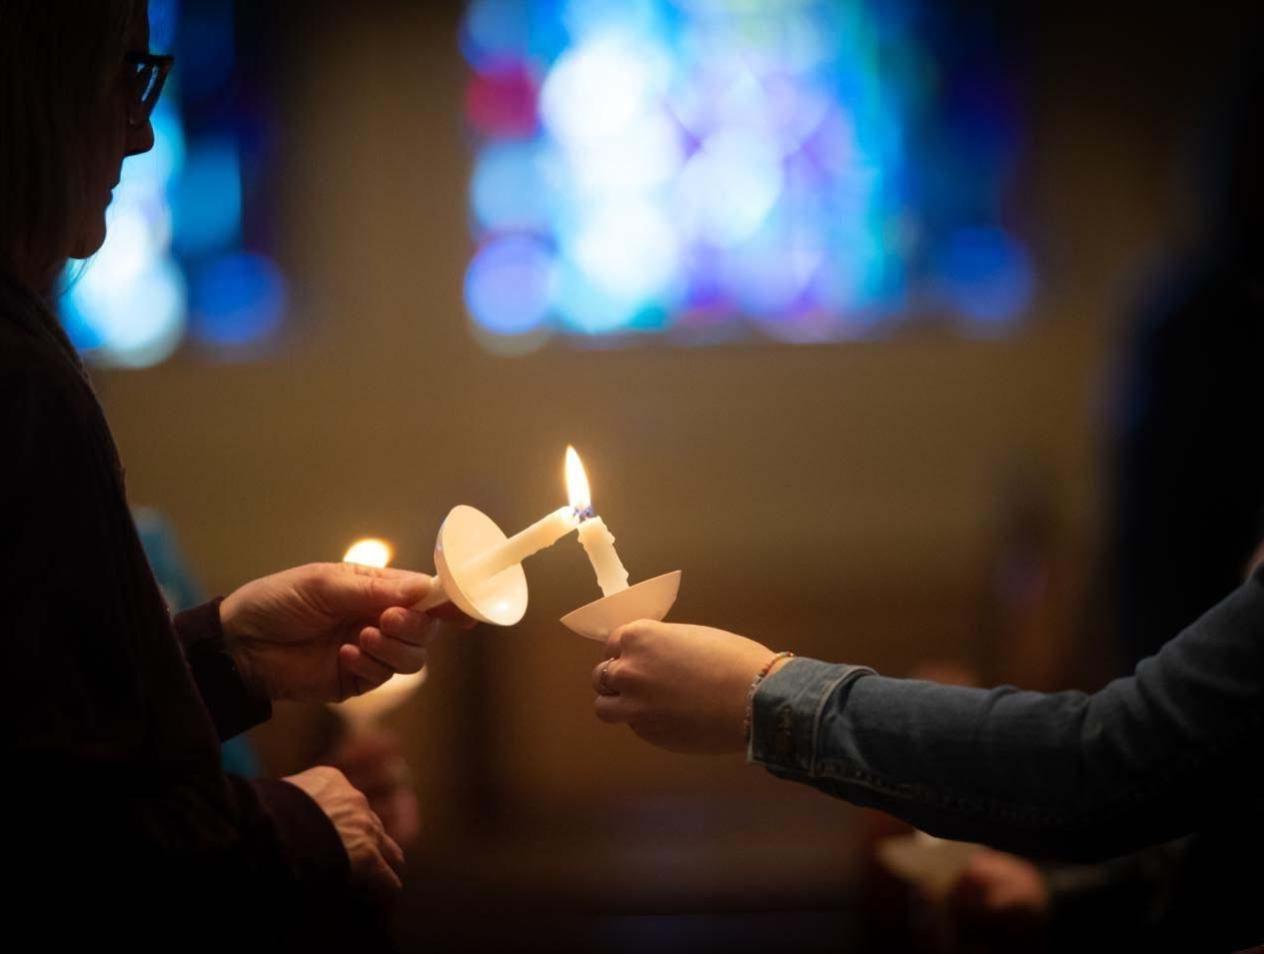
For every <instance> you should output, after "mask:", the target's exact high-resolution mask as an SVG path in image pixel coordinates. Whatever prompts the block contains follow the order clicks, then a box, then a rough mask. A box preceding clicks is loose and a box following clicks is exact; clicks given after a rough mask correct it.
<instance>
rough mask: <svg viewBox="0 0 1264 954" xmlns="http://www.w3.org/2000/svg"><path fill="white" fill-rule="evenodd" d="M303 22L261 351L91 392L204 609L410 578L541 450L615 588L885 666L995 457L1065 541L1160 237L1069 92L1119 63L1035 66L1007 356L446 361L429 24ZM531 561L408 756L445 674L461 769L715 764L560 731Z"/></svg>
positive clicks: (974, 566) (422, 708)
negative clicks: (290, 302) (275, 279)
mask: <svg viewBox="0 0 1264 954" xmlns="http://www.w3.org/2000/svg"><path fill="white" fill-rule="evenodd" d="M311 29H312V30H313V31H314V32H313V34H312V35H311V37H310V44H311V45H310V47H308V49H307V52H306V53H305V54H304V56H303V57H302V58H301V62H302V63H303V64H305V65H306V66H308V67H313V68H310V69H306V70H304V71H302V72H300V73H299V74H298V75H297V76H296V78H295V80H294V82H293V84H292V89H291V91H290V98H289V100H288V104H287V109H286V112H285V116H284V124H283V127H282V140H281V141H282V145H283V148H284V162H285V176H284V180H283V190H282V193H281V195H280V196H279V207H280V209H281V211H282V213H283V225H284V228H283V232H284V239H285V247H284V257H285V259H286V263H287V265H288V267H289V269H290V273H291V275H292V277H293V282H294V290H295V301H294V308H293V314H292V315H291V318H290V335H291V339H292V340H291V341H290V343H289V346H288V347H287V348H286V349H285V350H284V351H283V352H281V353H279V354H278V355H277V356H276V357H274V358H271V359H268V360H263V361H260V362H257V363H252V364H242V365H219V364H203V363H198V362H197V361H195V360H193V359H191V358H189V357H187V356H186V357H180V358H177V359H176V360H173V361H171V362H169V363H167V364H165V365H163V366H161V367H158V368H155V369H151V370H146V371H139V372H126V373H123V372H120V373H114V374H109V375H106V376H104V393H105V398H106V404H107V406H108V411H109V413H110V416H111V420H112V422H113V424H114V427H115V429H116V433H117V436H118V439H119V443H120V445H121V448H122V451H123V454H124V457H125V460H126V462H127V467H128V475H129V484H130V489H131V492H132V494H133V497H134V498H135V500H136V501H138V502H145V503H152V504H155V505H157V506H160V507H161V508H163V509H164V510H165V511H166V512H167V513H168V514H169V515H170V516H171V518H172V519H173V520H174V522H175V524H176V526H177V527H178V528H179V531H180V533H181V534H182V538H183V542H184V544H185V547H186V549H187V550H188V551H189V553H190V554H191V555H192V556H193V558H194V559H195V561H196V563H197V566H198V567H199V569H200V570H201V571H202V573H203V575H204V577H205V579H206V580H207V581H208V582H209V583H210V584H211V585H212V586H213V587H214V588H215V589H216V590H220V591H222V590H225V589H227V588H230V587H231V586H233V585H234V584H235V583H237V582H239V581H242V580H244V579H247V578H249V577H251V576H253V575H257V574H261V573H264V572H266V571H269V570H271V569H275V568H280V567H284V566H287V565H290V564H294V563H296V562H301V561H306V560H312V559H329V558H337V556H338V555H339V554H340V553H341V551H342V549H343V547H344V546H345V545H346V543H347V542H348V541H349V540H351V539H352V538H353V537H355V536H357V535H360V534H364V533H375V534H383V535H386V536H389V537H391V538H392V539H394V540H396V541H397V542H398V543H399V545H400V561H401V562H402V563H403V564H405V565H409V566H416V567H421V568H426V569H428V568H429V567H430V566H431V560H430V555H429V550H430V547H431V545H432V540H433V536H434V532H435V529H436V527H437V526H438V524H439V522H440V520H441V519H442V516H443V514H444V513H445V512H446V510H447V508H449V507H450V506H452V505H453V504H455V503H459V502H468V503H472V504H475V505H478V506H480V507H482V508H484V509H486V510H487V511H488V512H490V513H492V514H493V515H495V516H496V517H497V518H499V519H500V520H502V521H503V522H504V524H505V525H506V526H508V527H515V526H519V525H522V524H525V523H526V522H527V521H529V520H531V519H534V518H535V517H537V516H539V515H541V514H543V513H544V512H546V511H547V510H549V509H551V508H553V507H555V506H557V505H558V503H559V502H560V501H561V496H562V488H561V474H560V469H561V455H562V450H563V448H564V446H565V444H566V443H567V442H573V443H575V444H576V445H577V446H579V447H580V448H581V449H582V451H583V453H584V454H585V457H586V459H587V461H588V462H589V466H590V474H591V476H592V479H593V484H594V489H595V496H596V501H597V503H598V506H599V508H600V509H601V511H602V512H603V513H604V514H605V515H606V517H607V520H608V522H609V524H610V526H611V527H612V529H613V531H614V533H615V534H616V535H617V536H618V538H619V544H620V550H621V553H622V554H623V555H624V557H625V560H626V562H627V564H628V566H629V568H630V569H631V570H632V572H633V574H634V576H635V575H648V574H652V573H656V572H660V571H664V570H668V569H673V568H677V567H679V568H683V569H684V570H685V577H684V592H683V596H682V599H681V603H680V606H679V610H678V613H677V615H678V616H679V617H681V618H692V619H697V620H701V621H707V622H713V623H716V624H720V625H727V626H731V627H736V628H744V629H748V630H752V631H753V632H754V633H755V634H756V635H761V636H763V637H765V638H767V639H768V640H770V641H771V642H773V643H775V644H777V645H779V646H782V645H794V646H796V647H798V648H800V649H801V650H804V651H811V652H816V653H818V654H821V655H830V656H833V657H836V658H844V657H845V658H852V659H864V660H869V661H872V662H874V663H875V664H877V665H879V666H886V667H889V668H891V669H895V670H898V669H902V668H904V667H906V666H907V665H908V664H909V663H911V662H912V661H913V660H914V659H916V658H917V657H918V656H920V655H923V654H927V653H934V652H941V651H951V650H952V649H954V648H957V647H960V646H962V645H966V646H968V645H969V643H970V640H971V639H972V638H973V637H972V625H973V621H974V619H975V613H976V608H975V607H974V604H973V602H972V600H973V598H974V596H975V595H977V594H976V588H977V586H978V583H979V576H980V573H981V570H982V565H981V561H982V559H983V557H984V555H985V554H986V552H987V548H988V545H989V541H990V536H989V534H990V532H991V528H992V519H993V516H994V501H995V495H996V493H997V491H998V489H999V487H1000V485H1001V483H1002V481H1003V479H1004V476H1005V474H1006V473H1007V472H1008V471H1009V469H1010V468H1012V467H1013V466H1014V465H1015V464H1017V463H1019V462H1023V461H1029V462H1034V463H1035V464H1036V465H1037V466H1038V467H1039V468H1041V469H1043V470H1044V471H1046V472H1047V473H1048V474H1049V475H1050V476H1051V479H1052V487H1053V488H1054V491H1055V493H1056V495H1057V498H1058V500H1057V503H1058V505H1059V506H1060V508H1061V510H1062V512H1063V513H1064V514H1065V516H1066V518H1067V521H1068V527H1069V533H1070V536H1071V539H1072V541H1073V542H1074V543H1076V544H1077V545H1081V544H1084V543H1085V541H1086V540H1087V539H1088V538H1089V537H1090V536H1091V535H1092V532H1093V527H1094V525H1095V507H1096V500H1097V495H1098V487H1097V483H1096V480H1095V463H1094V461H1095V456H1094V451H1095V441H1096V428H1097V425H1098V413H1097V412H1098V396H1099V392H1098V389H1097V381H1098V376H1099V374H1100V373H1101V371H1102V370H1103V366H1104V359H1105V355H1106V350H1105V345H1106V343H1107V341H1108V340H1109V338H1110V334H1111V332H1112V327H1113V326H1112V320H1113V319H1114V317H1115V315H1116V314H1117V312H1118V308H1119V305H1120V304H1121V303H1122V301H1123V298H1122V297H1121V291H1122V289H1123V288H1124V287H1125V286H1123V285H1122V284H1121V283H1120V275H1121V269H1122V268H1128V267H1131V266H1133V265H1134V264H1135V263H1136V261H1137V260H1138V257H1139V256H1141V255H1144V254H1148V253H1150V252H1152V251H1153V250H1154V248H1155V247H1156V241H1157V239H1156V237H1157V236H1158V235H1159V234H1160V233H1161V226H1162V223H1163V220H1164V217H1165V215H1166V211H1167V210H1166V208H1165V205H1164V199H1165V195H1166V193H1165V189H1166V185H1167V176H1168V174H1169V171H1170V169H1169V166H1170V158H1171V156H1170V155H1169V154H1168V153H1165V152H1164V151H1162V150H1156V149H1154V148H1153V143H1152V142H1151V141H1149V138H1148V137H1152V135H1153V130H1152V129H1151V128H1149V127H1147V126H1145V120H1144V119H1139V118H1137V117H1136V116H1134V115H1132V114H1130V113H1127V112H1126V110H1125V109H1124V108H1123V107H1122V106H1121V105H1120V104H1119V103H1117V102H1112V101H1111V99H1110V97H1109V96H1106V97H1102V96H1098V95H1089V94H1090V93H1092V92H1094V91H1095V89H1096V86H1095V84H1096V83H1098V82H1099V81H1100V80H1101V78H1102V75H1103V71H1105V75H1106V76H1107V78H1108V79H1109V77H1110V76H1116V75H1119V76H1121V75H1123V67H1118V66H1116V67H1111V66H1110V65H1109V64H1106V65H1101V64H1099V65H1098V66H1097V67H1096V70H1097V73H1093V72H1092V71H1091V70H1089V71H1088V72H1085V73H1076V74H1074V75H1073V76H1071V77H1070V78H1069V79H1067V80H1066V81H1065V82H1060V83H1052V82H1050V81H1049V79H1048V76H1044V77H1043V79H1042V74H1040V73H1039V71H1037V80H1038V81H1040V83H1042V84H1043V85H1039V84H1038V94H1039V96H1041V97H1042V98H1043V99H1042V105H1041V109H1042V112H1041V114H1040V115H1039V116H1038V117H1037V121H1036V123H1035V125H1034V128H1033V130H1032V139H1031V153H1032V155H1031V161H1030V163H1029V165H1030V171H1031V175H1030V180H1029V181H1030V189H1031V192H1030V194H1029V195H1028V196H1027V197H1026V199H1025V200H1024V204H1025V205H1026V206H1027V207H1028V208H1029V210H1030V218H1031V221H1032V222H1033V223H1035V224H1034V225H1033V228H1032V235H1031V238H1032V240H1033V242H1034V244H1035V246H1036V247H1037V249H1038V252H1039V253H1040V259H1041V273H1042V274H1041V279H1042V286H1041V289H1040V294H1039V299H1038V302H1037V308H1036V313H1035V314H1034V315H1033V318H1032V321H1031V324H1030V326H1029V327H1027V328H1026V329H1024V330H1022V331H1020V332H1018V333H1016V334H1015V335H1014V336H1013V337H1011V338H1009V339H1006V340H1003V341H997V342H988V343H971V342H966V341H962V340H957V339H954V338H951V337H948V336H946V335H944V334H940V333H926V332H920V333H910V334H906V335H902V336H900V337H897V338H895V339H894V340H891V341H884V342H874V343H865V344H855V345H843V346H837V347H828V348H826V347H821V348H793V347H773V346H769V347H760V346H757V345H749V346H740V347H725V348H713V349H707V350H670V349H666V348H661V347H656V346H652V345H651V346H647V347H642V348H636V349H631V350H625V351H615V352H591V353H583V352H579V351H575V350H571V349H567V348H563V347H552V348H550V349H548V350H545V351H544V352H542V353H538V354H534V355H531V356H528V357H522V358H512V359H510V358H497V357H493V356H491V355H489V354H488V353H486V352H484V351H483V350H482V349H481V348H480V347H479V346H478V344H476V342H475V341H474V339H473V338H472V337H471V334H470V333H469V331H468V329H467V326H466V319H465V316H464V312H463V308H462V302H461V275H462V270H463V267H464V264H465V261H466V259H467V256H468V253H469V240H468V237H467V229H466V206H465V176H466V174H467V169H468V163H469V154H468V151H467V147H466V143H465V141H464V140H463V134H462V130H461V125H460V121H459V114H458V106H457V104H458V103H459V97H460V94H461V89H462V82H463V67H462V64H461V62H460V60H459V56H458V54H457V52H456V50H455V44H454V43H453V34H452V32H451V24H445V25H444V26H443V27H442V28H441V29H439V28H435V27H433V26H432V25H430V24H429V22H428V21H427V20H426V18H425V17H423V16H421V15H418V14H415V13H414V14H408V13H399V14H396V15H393V16H391V17H381V18H377V19H369V20H365V21H362V22H358V23H357V22H355V21H353V19H352V18H351V17H350V16H345V17H343V18H342V19H337V18H335V20H334V21H333V22H329V23H326V24H324V25H323V26H319V25H317V26H313V27H312V28H311ZM315 64H319V66H320V68H319V69H315V68H314V66H315ZM1112 69H1113V70H1115V71H1116V72H1115V73H1112V72H1111V70H1112ZM530 571H531V578H532V584H533V587H534V589H533V606H532V609H531V611H530V613H529V616H528V621H527V623H526V624H525V625H524V626H523V627H521V628H519V629H518V630H516V631H513V632H482V633H478V634H474V635H472V636H469V637H462V638H463V639H464V640H467V641H468V642H467V644H466V646H464V647H456V646H454V645H452V644H446V645H440V646H439V647H437V649H436V651H435V652H436V660H435V664H434V669H435V677H434V678H433V679H432V680H431V684H430V686H429V687H428V688H427V690H426V693H427V695H426V697H425V698H424V699H422V700H419V701H417V702H416V703H414V704H413V705H411V706H410V707H409V708H408V710H407V712H406V713H405V714H404V715H402V716H401V720H400V724H402V725H404V726H405V727H406V728H407V729H408V732H409V736H410V739H411V740H412V742H411V743H410V744H411V745H412V746H413V750H414V754H415V756H416V757H417V758H418V759H419V760H420V761H421V762H422V763H423V764H428V765H434V766H446V767H449V768H450V767H451V766H452V765H454V764H455V761H454V760H457V759H459V758H460V757H461V756H460V753H459V752H458V751H457V750H459V749H460V747H461V746H462V745H463V744H465V743H464V741H463V740H464V736H463V735H462V733H463V731H464V729H465V726H464V725H463V724H462V722H461V720H462V719H464V718H466V717H467V716H468V714H469V711H470V710H469V704H470V703H469V700H468V699H467V700H465V701H462V699H461V698H460V693H459V692H458V691H457V689H456V688H454V687H455V686H462V685H466V686H470V685H472V686H475V687H476V691H477V692H479V693H480V694H481V696H480V698H479V699H478V700H477V701H476V702H475V705H481V706H484V707H486V708H489V709H490V710H491V711H492V713H493V718H494V719H495V724H496V726H497V728H496V730H495V731H493V732H491V733H489V734H488V736H487V738H485V739H484V741H482V742H480V743H478V744H479V745H481V746H483V749H484V751H482V752H481V754H479V755H478V756H477V757H478V758H480V759H482V760H483V761H482V762H481V763H480V764H482V765H483V769H482V771H483V772H484V775H483V776H480V777H482V778H486V777H488V776H487V775H486V773H487V772H490V777H491V778H492V779H493V785H498V786H500V787H501V788H502V789H503V790H506V791H513V792H517V793H519V794H520V795H521V796H522V797H523V798H525V799H528V800H532V799H537V800H539V801H541V802H542V803H547V802H549V801H550V800H551V799H553V798H555V797H556V798H565V797H570V796H574V795H576V794H579V793H583V792H589V791H591V792H609V791H612V790H613V789H612V786H614V785H615V784H617V783H627V784H629V785H633V786H634V787H639V788H645V789H650V788H655V789H661V788H664V787H667V788H672V787H684V788H690V787H700V786H701V787H705V786H706V785H707V784H714V783H715V782H716V780H717V779H727V778H730V776H731V773H729V770H727V769H717V768H716V766H715V764H714V763H686V762H683V761H682V760H679V759H672V758H671V757H668V756H660V755H658V754H655V753H650V752H649V751H648V750H646V749H645V748H643V747H641V746H637V745H634V744H633V743H632V741H631V740H630V739H629V738H628V737H626V736H625V735H623V734H615V733H612V732H611V731H609V730H607V729H605V728H604V727H601V726H599V725H598V724H597V723H596V722H595V721H594V720H592V719H591V717H590V715H589V703H590V693H589V690H588V688H587V673H588V670H589V668H590V667H591V666H592V665H593V663H594V662H595V661H596V658H597V657H596V654H595V649H594V647H591V646H589V645H587V644H583V643H581V642H580V641H578V640H576V639H575V638H574V637H571V636H569V635H567V634H566V633H565V632H563V631H562V630H561V628H560V627H559V626H557V625H556V624H554V623H553V620H555V619H556V618H557V616H558V615H559V614H560V613H561V612H562V611H564V610H565V609H567V608H569V607H570V606H572V605H575V604H577V603H578V602H581V601H586V600H587V599H589V598H591V597H592V596H593V594H594V592H595V587H594V585H593V581H592V579H591V576H590V572H589V570H588V568H587V567H586V565H585V563H584V561H583V558H582V555H581V553H580V552H579V549H578V547H576V546H573V545H569V546H567V547H565V548H562V549H560V550H558V551H555V552H552V553H550V554H548V555H546V556H544V557H541V558H540V559H538V560H537V561H536V562H535V563H533V564H532V565H531V567H530ZM470 646H477V647H478V648H477V651H475V650H472V649H470V648H469V647H470ZM471 653H473V655H471ZM471 666H473V667H475V668H476V669H477V674H476V676H474V677H471V676H469V671H470V669H469V667H471ZM463 673H464V675H463ZM463 679H465V680H467V681H466V682H462V681H461V680H463ZM470 680H472V681H470ZM479 738H483V736H479ZM576 753H585V757H583V758H577V757H576ZM466 754H468V753H466ZM488 765H491V768H490V769H489V768H487V766H488ZM734 771H736V770H734ZM717 772H718V775H717V774H716V773H717ZM435 784H436V785H440V783H438V782H436V783H435ZM751 784H756V783H751ZM436 791H437V792H440V795H439V796H438V797H440V798H441V797H442V791H441V788H440V789H436Z"/></svg>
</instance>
